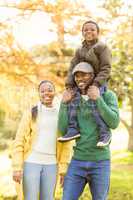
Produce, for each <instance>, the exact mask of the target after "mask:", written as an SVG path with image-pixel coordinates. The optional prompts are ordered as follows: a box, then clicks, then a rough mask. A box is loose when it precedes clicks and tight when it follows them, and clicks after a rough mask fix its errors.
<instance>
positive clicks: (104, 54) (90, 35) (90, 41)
mask: <svg viewBox="0 0 133 200" xmlns="http://www.w3.org/2000/svg"><path fill="white" fill-rule="evenodd" d="M82 35H83V38H84V41H83V43H82V47H81V48H78V49H77V50H76V53H75V55H74V57H73V59H72V61H71V65H70V68H69V71H68V77H67V81H66V87H67V88H68V89H69V90H70V91H72V90H73V91H74V93H75V95H74V96H75V97H74V98H73V100H72V101H71V102H70V103H69V108H68V109H69V127H68V130H67V133H66V135H65V136H63V137H60V138H58V141H60V142H65V141H69V140H72V139H75V138H78V137H80V131H79V127H78V120H77V114H76V110H77V106H78V103H79V99H80V91H78V89H77V87H76V84H75V81H74V78H73V74H72V71H73V69H74V67H75V66H76V65H77V64H78V63H80V62H87V63H89V64H91V65H92V66H93V69H94V72H95V78H94V80H93V83H92V85H94V86H97V87H98V88H99V89H100V93H101V95H102V94H103V93H104V92H105V90H106V84H107V81H108V79H109V77H110V71H111V52H110V50H109V48H108V47H107V45H105V44H104V43H102V42H100V41H98V36H99V26H98V24H97V23H96V22H94V21H87V22H85V23H84V24H83V26H82ZM91 106H92V110H93V117H94V119H95V120H96V122H97V124H98V126H99V129H100V134H99V142H98V143H97V146H98V147H104V146H107V145H108V144H109V143H110V140H111V138H110V134H107V132H108V127H107V125H106V123H105V122H104V121H103V120H102V118H101V117H100V115H99V113H98V111H97V109H96V105H95V102H94V101H91Z"/></svg>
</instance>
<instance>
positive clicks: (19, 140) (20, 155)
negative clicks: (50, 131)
mask: <svg viewBox="0 0 133 200" xmlns="http://www.w3.org/2000/svg"><path fill="white" fill-rule="evenodd" d="M30 121H31V111H29V112H25V113H24V114H23V116H22V119H21V121H20V124H19V127H18V130H17V134H16V138H15V140H14V142H13V147H12V167H13V170H22V168H23V161H24V144H25V139H26V138H25V135H27V133H29V132H30Z"/></svg>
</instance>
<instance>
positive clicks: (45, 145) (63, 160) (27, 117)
mask: <svg viewBox="0 0 133 200" xmlns="http://www.w3.org/2000/svg"><path fill="white" fill-rule="evenodd" d="M38 90H39V97H40V101H39V103H38V104H37V105H36V106H35V107H33V108H32V110H29V111H26V112H25V113H24V115H23V117H22V120H21V122H20V125H19V128H18V131H17V135H16V139H15V141H14V147H13V179H14V181H15V182H17V183H19V184H20V183H22V184H23V194H24V199H25V200H38V197H40V200H44V199H45V200H53V196H54V191H55V185H56V181H57V166H58V171H59V174H60V175H63V174H64V173H65V171H66V168H67V163H68V160H69V152H71V150H70V143H64V144H59V143H57V142H56V141H57V121H58V108H57V107H56V106H55V105H54V97H55V87H54V84H53V83H52V82H50V81H48V80H45V81H42V82H41V83H40V84H39V88H38ZM57 164H58V165H57ZM61 177H63V176H61ZM21 199H22V197H20V198H19V200H21Z"/></svg>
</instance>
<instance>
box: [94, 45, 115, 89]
mask: <svg viewBox="0 0 133 200" xmlns="http://www.w3.org/2000/svg"><path fill="white" fill-rule="evenodd" d="M94 51H95V53H96V55H97V56H98V58H99V60H100V66H99V69H100V70H99V73H98V74H97V76H96V78H95V79H94V85H98V86H101V85H102V84H104V83H105V82H107V81H108V79H109V77H110V73H111V59H112V55H111V51H110V49H109V48H108V47H107V46H106V45H104V44H102V43H101V44H100V45H99V46H97V48H95V49H94Z"/></svg>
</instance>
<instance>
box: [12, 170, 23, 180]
mask: <svg viewBox="0 0 133 200" xmlns="http://www.w3.org/2000/svg"><path fill="white" fill-rule="evenodd" d="M22 176H23V173H22V171H21V170H20V171H13V180H14V181H15V182H17V183H20V182H21V180H22Z"/></svg>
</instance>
